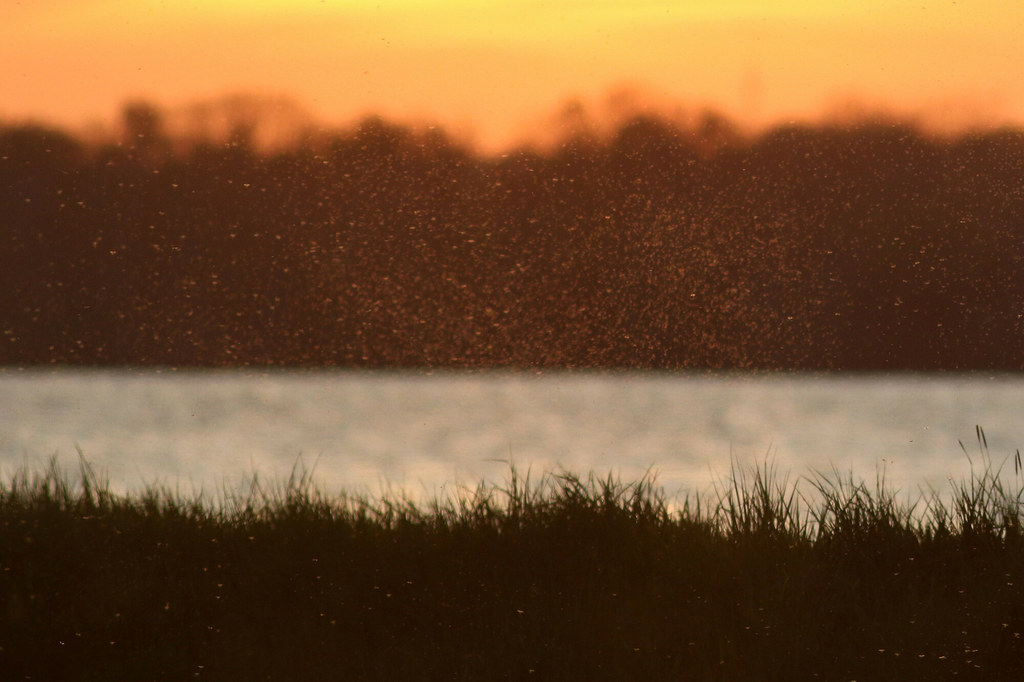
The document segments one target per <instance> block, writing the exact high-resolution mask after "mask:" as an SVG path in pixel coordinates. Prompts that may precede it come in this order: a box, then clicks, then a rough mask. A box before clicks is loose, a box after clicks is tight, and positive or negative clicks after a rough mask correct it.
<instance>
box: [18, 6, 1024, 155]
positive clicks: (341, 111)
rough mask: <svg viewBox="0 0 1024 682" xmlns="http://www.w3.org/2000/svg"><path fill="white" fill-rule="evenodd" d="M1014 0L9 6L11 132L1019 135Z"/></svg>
mask: <svg viewBox="0 0 1024 682" xmlns="http://www.w3.org/2000/svg"><path fill="white" fill-rule="evenodd" d="M1022 35H1024V3H1020V2H1019V1H1018V0H956V1H955V2H954V1H952V0H915V1H913V2H910V1H907V0H851V1H849V2H836V1H829V0H777V1H773V2H756V1H753V0H691V1H688V2H682V1H679V2H650V1H647V0H551V1H543V0H491V1H489V0H392V1H388V0H382V1H381V2H372V1H360V0H202V1H201V2H200V1H199V0H163V1H150V0H21V1H18V0H4V2H3V3H2V7H0V119H3V120H6V121H24V120H26V119H34V120H40V121H43V122H49V123H55V124H59V125H63V126H69V127H78V126H82V125H85V124H88V123H90V122H102V121H108V122H109V121H113V120H114V119H115V117H116V115H117V112H118V111H119V109H120V107H121V105H122V104H123V103H124V102H125V101H126V100H128V99H146V100H150V101H152V102H154V103H155V104H158V105H160V106H162V107H172V106H178V105H182V104H185V103H188V102H193V101H198V100H203V99H212V98H215V97H218V96H222V95H224V94H227V93H240V92H241V93H251V94H256V95H267V96H280V95H286V96H289V97H293V98H294V99H295V101H297V102H298V103H300V104H301V105H302V106H303V107H304V108H305V109H306V110H308V112H309V113H310V114H311V115H312V116H313V117H315V119H317V120H318V121H321V122H324V123H327V124H346V123H349V122H351V121H352V120H354V119H355V118H357V117H359V116H361V115H365V114H367V113H371V112H372V113H380V114H383V115H385V116H388V117H392V118H396V119H399V120H408V121H420V122H423V121H436V122H440V123H443V124H445V125H446V126H448V127H450V128H452V129H453V130H455V131H456V132H458V133H459V134H464V135H469V136H470V137H471V138H472V139H475V140H476V141H477V142H480V143H482V144H484V145H487V146H492V147H493V146H496V145H500V144H504V143H506V142H508V141H510V140H513V139H516V138H518V137H521V136H522V135H525V134H528V133H529V132H530V131H531V130H536V129H537V128H538V127H542V126H544V125H547V124H549V122H550V120H551V116H552V114H553V113H554V112H555V111H557V110H558V109H559V108H560V107H561V106H562V105H563V104H564V103H565V102H566V101H567V100H568V99H569V98H572V97H578V98H579V99H581V100H582V101H584V102H586V103H597V104H599V103H600V102H602V101H604V100H605V99H606V97H607V94H608V93H609V92H610V91H612V90H615V89H618V90H622V89H629V90H631V91H632V92H635V93H643V94H642V96H641V97H638V98H634V99H635V100H636V101H645V102H649V103H655V104H656V105H657V106H659V107H668V106H672V105H682V106H685V107H690V108H699V107H703V106H710V107H714V108H717V109H719V110H721V111H723V112H724V113H726V114H727V115H729V116H731V117H733V118H736V119H737V120H739V121H742V122H744V123H755V124H765V123H773V122H777V121H781V120H790V119H794V118H795V119H815V118H817V117H819V116H821V115H822V114H823V113H824V112H828V111H837V110H841V109H842V108H843V106H844V105H845V104H847V103H850V102H854V101H855V102H859V103H861V104H863V105H866V106H868V107H874V108H879V107H884V108H890V109H895V110H897V111H899V112H904V113H906V112H920V111H927V112H928V113H929V116H930V117H931V120H932V121H933V122H936V123H938V124H940V125H959V124H964V123H967V124H976V123H983V122H984V123H987V122H996V123H1003V122H1013V123H1021V122H1024V86H1022V85H1021V84H1020V82H1019V74H1020V70H1021V68H1022V67H1024V40H1021V36H1022Z"/></svg>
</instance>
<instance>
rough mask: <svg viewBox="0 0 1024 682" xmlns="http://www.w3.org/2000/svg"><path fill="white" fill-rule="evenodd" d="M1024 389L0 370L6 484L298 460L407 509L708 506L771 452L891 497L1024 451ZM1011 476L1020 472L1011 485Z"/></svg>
mask: <svg viewBox="0 0 1024 682" xmlns="http://www.w3.org/2000/svg"><path fill="white" fill-rule="evenodd" d="M1021 406H1024V377H1021V376H1017V375H1000V376H995V377H987V376H973V375H971V376H964V375H895V376H885V375H838V376H837V375H757V376H743V375H692V374H672V373H546V374H539V375H536V374H515V373H450V372H439V373H434V374H424V373H412V372H409V373H406V372H354V371H315V372H288V371H275V372H268V373H259V372H243V371H178V372H167V371H165V372H131V371H124V370H70V369H60V370H56V371H52V370H16V369H7V370H0V473H2V474H3V475H5V476H6V475H9V474H10V473H11V472H12V471H13V470H15V469H16V468H19V467H21V466H24V465H25V464H26V463H27V464H29V465H30V466H32V467H41V466H44V465H45V464H46V462H47V461H48V459H49V458H50V457H51V456H52V455H54V454H57V455H58V456H59V461H60V462H62V463H63V464H64V465H66V466H68V467H74V466H76V465H77V459H76V458H77V455H76V454H75V448H76V445H77V446H78V447H81V449H82V450H83V451H84V452H85V454H86V456H87V457H88V458H89V460H90V461H91V462H92V463H93V464H94V465H95V466H96V468H97V469H99V470H100V471H102V472H104V473H105V474H106V475H107V476H108V477H109V479H110V481H111V484H112V487H114V488H115V489H119V490H125V489H138V488H141V487H144V486H145V485H146V484H149V483H153V482H160V483H164V484H169V485H171V486H172V487H175V486H177V487H179V488H180V489H182V490H183V491H185V492H188V491H191V490H192V489H193V488H195V489H198V488H200V487H202V488H204V489H206V490H208V491H216V490H219V489H220V487H221V485H222V484H225V483H226V484H228V485H229V486H232V485H237V483H238V482H240V481H242V480H243V479H244V478H245V477H246V476H248V475H251V473H252V472H253V471H258V472H259V473H260V475H261V476H263V477H267V478H272V479H284V478H286V477H287V475H288V473H289V472H290V471H291V469H292V467H293V465H295V463H296V462H297V461H298V460H299V458H300V457H301V460H302V462H304V463H305V465H306V466H309V467H312V466H315V474H316V478H317V480H318V481H319V482H320V483H321V486H322V487H323V488H324V489H326V490H327V491H336V490H338V489H340V488H342V487H345V488H350V489H361V490H366V491H369V492H376V491H379V490H380V489H381V486H383V485H385V484H390V485H399V486H403V487H405V488H407V489H408V490H409V491H410V492H412V493H413V494H420V493H423V492H427V493H430V494H432V493H434V492H437V491H439V490H440V489H441V488H442V486H444V485H450V484H452V483H453V482H466V483H472V482H476V481H478V480H480V479H487V480H491V481H495V482H501V481H502V480H503V479H504V476H505V474H506V472H507V464H506V462H507V461H508V460H510V459H511V461H513V462H514V463H515V464H516V465H517V467H518V468H519V469H521V470H525V469H527V468H532V469H533V470H534V471H542V470H549V469H551V468H552V467H555V466H562V467H565V468H568V469H571V470H574V471H578V472H587V471H591V470H596V471H598V472H603V473H607V472H608V471H613V472H616V473H619V474H621V475H622V476H623V478H626V479H634V478H636V477H638V476H640V475H642V474H643V473H644V471H646V470H647V469H648V468H653V469H654V470H655V471H657V472H658V480H659V482H660V483H661V484H662V485H664V486H665V487H666V489H668V490H669V491H670V492H674V491H678V490H680V489H683V490H685V489H703V488H705V487H706V486H707V485H708V484H709V483H710V482H711V481H712V480H713V479H714V478H716V477H720V476H721V475H723V474H725V473H727V471H728V469H729V461H730V457H735V458H738V459H739V460H740V461H747V462H750V461H758V460H761V459H763V458H764V456H765V455H766V454H767V453H771V455H773V456H774V458H775V460H776V461H777V462H778V463H779V465H781V466H782V467H784V468H786V469H791V470H792V471H793V472H794V473H796V474H803V473H807V472H808V471H809V470H810V469H812V468H813V469H822V470H824V469H829V468H831V467H832V466H836V467H839V468H840V469H841V470H843V471H847V470H850V469H851V468H852V469H853V470H854V471H855V472H856V473H858V474H860V475H863V476H865V477H866V478H869V479H872V480H873V479H874V476H875V472H876V469H877V467H878V466H879V465H882V464H884V466H885V469H886V472H887V477H888V479H889V480H892V481H894V482H895V483H897V484H898V485H900V486H902V487H907V486H909V487H911V488H916V487H917V486H918V485H920V484H922V483H929V484H932V485H934V486H937V487H940V488H941V487H944V486H946V485H947V484H946V482H945V481H946V479H947V478H948V477H949V476H953V477H955V478H959V477H960V476H962V475H964V473H966V472H968V471H969V462H968V459H967V457H966V456H965V455H964V453H963V451H962V450H961V449H960V446H959V445H958V440H962V441H963V442H964V445H965V446H966V447H967V451H968V452H969V453H971V455H972V456H973V455H975V454H976V453H977V452H978V447H977V443H976V440H975V425H976V424H980V425H982V426H983V427H984V428H985V431H986V433H987V436H988V441H989V446H990V449H991V452H992V454H993V458H994V459H996V460H999V461H1001V460H1002V459H1003V458H1004V457H1006V456H1007V455H1011V454H1012V453H1013V452H1014V451H1015V450H1016V449H1017V448H1022V447H1024V419H1021V412H1020V408H1021ZM1011 469H1012V467H1011Z"/></svg>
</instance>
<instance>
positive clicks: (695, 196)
mask: <svg viewBox="0 0 1024 682" xmlns="http://www.w3.org/2000/svg"><path fill="white" fill-rule="evenodd" d="M123 119H124V121H123V128H124V130H123V135H122V139H120V140H119V141H117V142H108V143H104V144H88V143H86V142H84V141H82V140H81V139H78V138H76V137H74V136H72V135H71V134H69V133H67V132H64V131H61V130H56V129H52V128H47V127H43V126H38V125H8V126H5V127H3V128H2V129H0V243H2V249H0V364H6V365H13V364H38V363H67V364H88V365H172V366H240V365H252V366H262V365H289V366H296V365H338V366H367V367H373V366H389V367H570V368H582V367H617V368H618V367H621V368H733V369H801V370H803V369H814V370H833V369H844V370H889V369H913V370H935V369H956V370H979V369H985V370H1019V369H1022V368H1024V334H1022V333H1021V332H1022V328H1021V327H1022V323H1021V320H1022V317H1021V316H1022V314H1024V277H1022V276H1021V268H1020V266H1021V263H1022V258H1021V257H1022V250H1024V133H1022V132H1021V131H1018V130H1014V129H993V130H986V131H979V132H973V133H964V134H961V135H958V136H956V137H952V136H947V137H936V136H931V135H928V134H926V133H925V132H923V131H922V130H920V129H919V128H917V127H915V126H913V125H910V124H905V123H900V122H894V121H885V120H864V121H860V122H857V123H849V124H844V125H838V124H836V125H830V124H816V125H786V126H780V127H776V128H774V129H771V130H768V131H766V132H763V133H761V134H758V135H750V136H744V135H741V134H739V133H738V132H737V130H736V128H735V127H734V126H732V125H731V124H730V123H729V121H727V120H725V119H724V118H722V117H720V116H715V115H709V116H706V117H705V118H703V119H702V120H701V121H700V122H699V123H698V124H695V125H692V126H683V125H680V124H677V123H673V122H672V121H669V120H667V119H663V118H658V117H656V116H645V115H638V116H635V117H633V118H631V119H629V120H625V121H623V122H622V123H621V124H620V125H618V126H617V127H616V128H615V129H614V130H613V131H612V132H611V133H610V134H607V135H603V136H593V135H587V134H583V133H580V134H569V135H567V136H566V137H565V138H563V139H562V140H560V141H559V142H558V143H557V144H554V145H551V146H550V147H548V148H544V149H536V148H529V147H521V148H516V149H510V150H508V151H507V152H506V153H503V154H494V155H485V154H482V153H479V152H476V151H474V150H473V149H471V148H469V147H467V146H465V145H461V144H458V143H456V142H454V141H453V140H452V139H451V138H450V137H449V136H447V135H446V134H445V132H444V131H443V130H440V129H436V128H435V129H428V130H416V129H413V128H410V127H405V126H401V125H398V124H395V123H392V122H388V121H386V120H383V119H381V118H377V117H370V118H367V119H365V120H364V121H362V122H361V123H360V124H358V125H357V126H355V127H353V128H351V129H346V130H334V131H320V132H319V133H318V134H316V135H312V134H311V135H309V136H307V137H305V138H303V139H302V140H300V141H299V142H296V143H294V144H292V145H290V146H289V147H287V148H277V149H274V150H265V149H261V148H259V147H258V146H257V145H255V144H254V143H253V140H252V136H251V134H250V133H251V131H250V130H247V129H246V128H245V127H244V126H242V127H239V128H238V129H236V130H234V131H232V133H231V135H230V136H229V137H228V138H225V139H221V140H207V141H199V142H195V141H193V143H190V144H188V145H184V144H182V141H181V140H176V139H174V138H173V137H172V136H169V135H168V134H167V133H165V132H164V131H163V130H162V128H161V122H160V117H159V112H158V111H156V110H155V109H153V108H151V107H146V106H140V105H136V106H134V107H131V108H129V109H126V111H125V115H124V117H123Z"/></svg>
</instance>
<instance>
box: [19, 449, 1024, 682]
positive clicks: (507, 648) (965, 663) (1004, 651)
mask: <svg viewBox="0 0 1024 682" xmlns="http://www.w3.org/2000/svg"><path fill="white" fill-rule="evenodd" d="M1017 464H1018V465H1019V454H1018V458H1017ZM1006 478H1007V477H1006V476H1000V474H999V471H998V470H997V469H994V468H992V467H991V466H989V465H988V464H987V463H986V464H984V465H982V466H981V467H980V468H979V469H976V470H975V471H974V473H973V474H972V476H971V478H970V479H969V480H965V481H962V482H960V483H958V484H955V485H953V486H952V488H951V490H949V491H947V492H946V493H943V494H941V495H940V494H928V495H923V496H921V497H920V498H917V499H914V498H911V497H907V496H903V495H899V494H896V493H895V492H894V491H892V490H891V489H889V488H887V487H886V486H885V484H884V482H883V483H880V484H879V485H877V486H874V487H871V486H868V485H865V484H864V483H863V482H857V481H854V480H853V478H852V476H851V477H846V476H842V475H839V474H838V473H837V474H834V475H829V476H822V475H813V476H811V477H809V478H806V479H802V480H799V481H795V482H794V481H791V480H790V479H789V478H788V477H786V476H784V475H781V474H779V473H778V472H777V471H776V470H775V469H774V468H773V467H772V466H770V465H768V464H764V465H760V466H755V467H752V468H742V467H740V468H736V469H734V471H733V474H732V476H731V478H729V479H726V480H725V481H724V482H723V483H721V484H720V485H719V486H718V488H717V490H716V491H713V492H711V493H709V494H706V495H696V496H690V497H688V498H685V499H679V500H674V501H673V500H670V499H668V498H666V496H665V495H664V493H663V491H661V489H659V488H657V487H656V486H655V485H654V481H653V479H650V478H646V479H643V480H641V481H638V482H636V483H632V484H623V483H621V482H620V481H618V480H616V479H614V478H612V477H608V478H603V479H601V478H594V477H592V476H591V477H586V478H580V477H578V476H573V475H571V474H564V473H563V474H552V475H546V476H544V477H542V478H541V479H540V480H539V481H538V480H532V481H531V480H530V479H529V477H527V478H526V479H524V478H523V477H521V476H517V475H516V473H515V470H514V469H513V470H512V474H511V476H510V477H509V478H508V480H507V481H506V483H505V485H503V486H500V485H498V486H496V485H486V484H481V485H480V486H479V487H478V488H476V489H463V490H462V491H461V492H459V493H456V494H452V495H450V496H449V497H446V498H442V499H435V500H434V501H432V502H429V503H415V502H412V501H410V500H409V499H408V498H404V497H402V496H401V495H385V496H383V497H380V498H371V497H353V496H346V495H342V496H339V497H337V498H328V497H326V496H325V495H324V494H322V493H321V492H320V491H319V490H318V489H317V488H316V486H315V485H313V483H312V482H311V481H310V479H309V477H308V476H306V475H303V474H301V473H298V474H296V475H295V476H293V479H292V480H291V481H289V482H288V483H287V484H286V485H282V486H276V487H275V486H266V485H261V484H260V483H259V480H258V479H256V478H254V479H253V482H252V485H251V486H250V487H249V489H248V490H245V489H242V490H240V491H231V490H225V491H223V492H222V493H221V494H220V496H219V497H217V498H211V497H209V496H204V495H201V494H197V495H195V496H194V497H192V498H187V497H183V496H181V495H180V494H177V493H173V492H171V491H169V490H167V489H164V488H160V487H153V488H150V489H148V490H146V491H144V492H141V493H137V494H133V495H129V496H121V495H117V494H114V493H111V492H110V491H109V488H108V487H107V486H106V484H105V483H104V481H102V480H100V479H98V478H97V477H96V476H95V474H94V473H93V472H92V471H91V470H90V469H89V467H88V465H86V464H84V463H83V468H82V477H81V479H80V481H79V482H78V483H77V484H76V483H75V482H72V481H71V480H70V479H69V478H68V477H67V476H66V475H65V474H63V473H62V472H61V471H60V470H59V468H58V467H57V465H56V464H53V465H51V468H50V470H48V471H42V472H35V473H33V472H29V471H22V472H19V473H16V474H14V475H13V476H10V477H9V478H8V479H7V480H6V481H5V482H4V483H3V485H2V486H0V667H2V669H3V670H4V679H8V680H16V679H47V680H58V679H59V680H111V679H146V680H154V679H167V680H181V679H192V678H197V679H208V680H255V679H271V680H311V679H324V680H409V679H416V680H445V681H451V680H474V681H475V680H482V679H486V680H493V679H538V680H567V679H573V680H577V679H580V680H582V679H586V680H624V679H642V680H654V681H657V680H702V681H703V680H738V679H742V680H780V681H781V680H787V681H788V680H808V679H824V680H847V679H867V680H901V681H902V680H936V679H953V678H954V677H955V678H956V679H968V680H1010V679H1020V678H1021V675H1022V674H1024V609H1022V605H1024V600H1022V589H1024V536H1022V534H1021V522H1022V518H1021V495H1022V489H1021V478H1020V472H1019V468H1018V469H1017V476H1016V477H1015V479H1014V480H1015V481H1016V482H1015V483H1014V484H1010V483H1007V482H1006V480H1005V479H1006Z"/></svg>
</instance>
